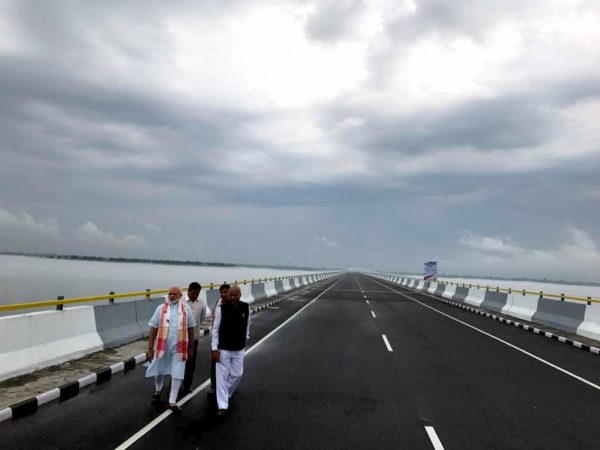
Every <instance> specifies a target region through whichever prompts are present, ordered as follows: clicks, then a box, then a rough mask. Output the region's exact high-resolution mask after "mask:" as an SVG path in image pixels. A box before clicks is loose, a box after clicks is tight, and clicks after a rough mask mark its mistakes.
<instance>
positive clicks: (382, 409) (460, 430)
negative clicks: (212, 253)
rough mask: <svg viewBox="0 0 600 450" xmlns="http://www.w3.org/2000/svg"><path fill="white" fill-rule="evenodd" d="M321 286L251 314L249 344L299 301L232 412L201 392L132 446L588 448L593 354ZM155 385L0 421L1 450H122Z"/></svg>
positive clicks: (386, 290) (408, 298) (394, 295)
mask: <svg viewBox="0 0 600 450" xmlns="http://www.w3.org/2000/svg"><path fill="white" fill-rule="evenodd" d="M321 286H322V287H321V288H312V289H310V290H308V291H306V292H304V293H303V294H301V295H299V296H297V297H295V298H293V299H291V300H288V301H287V302H284V303H282V304H280V308H279V309H271V310H267V311H266V312H264V313H261V314H258V315H256V316H254V320H253V327H252V339H251V342H250V343H249V347H252V346H253V345H254V344H255V343H257V342H260V341H261V339H262V338H263V337H265V336H266V335H267V334H268V333H269V332H270V331H272V330H273V329H275V328H276V327H277V326H279V325H280V324H283V323H284V322H285V321H286V320H287V319H288V318H290V317H292V316H293V315H294V314H296V313H298V312H299V311H300V310H301V309H302V308H304V307H305V306H306V305H308V306H306V308H304V309H302V311H300V312H299V313H298V314H297V315H296V316H295V317H293V319H292V320H290V321H289V322H287V323H285V325H284V326H282V327H281V328H280V329H278V330H277V332H276V333H274V334H272V335H271V336H269V337H268V338H267V339H265V340H264V341H262V342H261V343H260V345H258V346H257V347H255V348H253V349H252V351H251V352H249V354H248V355H247V357H246V361H245V374H244V377H243V380H242V383H241V385H240V387H239V390H238V392H237V394H236V396H235V401H234V405H233V408H232V411H231V414H230V416H229V417H226V418H225V419H224V420H217V419H216V418H215V417H214V412H213V410H212V409H211V407H210V405H209V402H208V400H207V398H206V395H205V390H203V391H200V392H199V393H198V394H197V395H196V396H195V397H194V398H192V399H191V400H190V401H189V402H187V403H186V404H185V405H184V406H183V415H182V416H181V417H174V416H172V415H168V416H166V417H164V418H163V419H164V420H160V421H159V422H158V423H157V425H156V426H154V427H152V428H151V429H147V430H145V431H144V432H143V433H139V434H138V435H137V436H136V440H135V441H134V442H132V444H131V447H130V448H135V449H143V448H236V449H240V448H294V449H295V448H298V449H300V448H410V449H412V448H434V443H433V442H432V439H433V440H435V436H434V433H435V435H437V437H438V438H439V441H440V443H441V445H442V446H443V448H445V449H453V448H454V449H482V448H502V449H507V448H523V449H525V448H527V449H531V448H544V449H564V448H578V449H587V448H589V449H592V448H594V449H595V448H597V447H598V437H599V434H598V432H597V430H598V429H600V416H599V415H598V414H597V411H598V404H600V390H599V388H598V385H600V370H599V369H600V359H599V358H598V357H597V356H594V355H592V354H589V353H585V352H582V351H580V350H578V349H575V348H573V347H570V346H565V345H562V344H558V343H556V342H554V341H551V340H548V339H544V338H542V337H540V336H538V335H534V334H532V333H527V332H524V331H522V330H520V329H517V328H514V327H509V326H505V325H503V324H500V323H498V322H496V321H493V320H489V319H486V318H484V317H481V316H478V315H474V314H470V313H468V312H465V311H462V310H458V309H455V308H452V307H451V306H448V305H446V304H444V303H441V302H436V301H434V300H431V299H428V298H426V297H424V296H421V295H419V294H415V293H413V292H410V291H408V290H406V289H403V288H399V287H397V286H393V285H390V284H388V283H383V282H380V281H378V280H375V279H372V278H368V277H366V276H364V275H361V274H353V273H349V274H346V275H344V276H342V277H341V278H338V279H336V280H332V281H330V282H327V283H326V284H324V285H321ZM325 288H327V290H326V291H325V292H323V290H324V289H325ZM319 294H322V295H321V296H320V297H319V298H317V299H316V300H313V299H315V297H317V296H318V295H319ZM365 297H366V298H365ZM452 318H454V319H456V320H453V319H452ZM484 333H487V334H484ZM383 335H385V339H384V338H383ZM509 344H510V345H509ZM511 345H512V346H511ZM208 350H209V349H208V339H204V340H202V341H201V343H200V348H199V355H206V358H205V362H206V364H202V359H200V361H199V365H198V369H197V371H198V373H197V374H196V380H197V384H200V383H202V382H203V381H204V380H206V379H207V378H208V375H209V364H208V354H209V351H208ZM390 350H391V351H390ZM525 352H526V353H525ZM550 364H553V365H554V366H552V365H550ZM561 369H562V370H561ZM575 374H576V375H577V376H579V377H580V378H579V379H578V378H575V376H574V375H575ZM590 383H593V384H595V385H596V386H594V385H591V384H590ZM151 390H152V381H151V380H149V379H145V378H144V373H143V370H139V369H138V370H136V371H135V372H134V373H132V374H128V375H126V376H123V377H122V379H120V380H115V381H113V382H111V383H108V384H107V385H100V386H97V387H95V388H94V389H91V390H89V391H88V392H86V393H84V394H81V395H79V396H78V397H76V398H74V399H72V400H69V401H68V402H66V403H64V404H61V405H57V406H50V407H47V408H43V409H42V410H40V411H39V412H38V413H37V414H36V415H35V416H32V417H29V418H25V419H22V420H19V421H15V422H7V423H4V424H0V448H36V449H37V448H115V447H118V446H119V445H120V444H122V443H123V442H125V441H126V440H128V439H129V438H131V436H133V435H135V434H136V433H138V431H139V430H140V429H143V428H144V427H146V426H147V424H148V423H149V422H151V421H152V420H153V419H154V418H155V417H156V416H157V415H158V414H157V413H156V412H155V411H154V410H153V409H152V408H151V407H150V394H151ZM426 427H428V428H427V429H426ZM432 430H434V431H433V432H432ZM428 431H429V433H428ZM437 445H438V447H437V448H440V447H439V445H440V444H439V443H438V444H437Z"/></svg>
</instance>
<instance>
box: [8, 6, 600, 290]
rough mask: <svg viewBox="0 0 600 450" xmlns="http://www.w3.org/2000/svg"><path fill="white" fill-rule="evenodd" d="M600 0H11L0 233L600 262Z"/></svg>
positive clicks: (540, 268)
mask: <svg viewBox="0 0 600 450" xmlns="http://www.w3.org/2000/svg"><path fill="white" fill-rule="evenodd" d="M599 23H600V2H598V1H597V0H529V1H527V2H522V1H520V0H518V1H517V0H498V1H493V0H490V1H486V2H482V1H478V0H463V1H461V2H457V1H453V0H408V1H404V2H403V1H401V0H396V1H385V0H374V1H367V0H364V1H362V0H335V1H333V0H321V1H304V0H288V1H261V0H256V1H252V2H248V1H236V0H223V1H219V2H214V1H187V2H182V1H170V2H163V1H147V0H145V1H126V2H123V1H103V2H83V1H73V2H64V1H52V0H47V1H44V2H35V1H7V0H0V158H1V159H0V250H2V251H21V252H33V253H46V252H55V253H68V254H86V255H98V256H122V257H147V258H161V259H185V260H201V261H222V262H240V263H254V264H281V265H301V266H316V267H335V268H360V269H365V270H382V271H393V272H401V273H409V272H410V273H419V272H421V271H422V268H423V263H424V262H425V261H430V260H437V261H438V264H439V270H440V272H442V273H446V274H462V275H468V274H470V275H480V276H504V277H515V276H519V277H535V278H549V279H565V280H588V281H600V227H599V223H600V181H599V177H598V175H599V173H600V26H598V24H599Z"/></svg>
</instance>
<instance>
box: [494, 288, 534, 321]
mask: <svg viewBox="0 0 600 450" xmlns="http://www.w3.org/2000/svg"><path fill="white" fill-rule="evenodd" d="M538 301H539V297H537V296H533V295H522V294H508V297H507V299H506V306H504V308H502V314H506V315H508V316H512V317H517V318H519V319H521V320H527V321H529V322H531V321H532V318H533V315H534V314H535V312H536V311H537V307H538Z"/></svg>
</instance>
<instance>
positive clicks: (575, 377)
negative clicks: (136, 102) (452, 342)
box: [372, 280, 600, 391]
mask: <svg viewBox="0 0 600 450" xmlns="http://www.w3.org/2000/svg"><path fill="white" fill-rule="evenodd" d="M372 281H373V282H374V283H377V284H379V285H380V286H383V287H385V288H387V289H389V290H390V291H392V292H395V293H396V294H399V295H402V296H403V297H406V298H407V299H409V300H412V301H413V302H416V303H418V304H419V305H421V306H424V307H425V308H429V309H430V310H432V311H434V312H436V313H438V314H441V315H442V316H445V317H447V318H448V319H452V320H454V321H455V322H458V323H460V324H462V325H464V326H466V327H469V328H471V329H473V330H475V331H478V332H479V333H481V334H484V335H486V336H488V337H490V338H492V339H494V340H496V341H498V342H501V343H502V344H504V345H506V346H508V347H510V348H512V349H514V350H517V351H518V352H521V353H523V354H524V355H527V356H529V357H530V358H533V359H535V360H536V361H539V362H541V363H542V364H546V365H547V366H549V367H552V368H553V369H555V370H558V371H559V372H562V373H564V374H565V375H568V376H570V377H571V378H574V379H576V380H578V381H581V382H582V383H584V384H587V385H588V386H591V387H593V388H594V389H596V390H598V391H600V386H598V385H597V384H595V383H592V382H591V381H589V380H586V379H585V378H583V377H580V376H579V375H576V374H574V373H572V372H569V371H568V370H566V369H563V368H562V367H560V366H557V365H556V364H553V363H551V362H550V361H547V360H545V359H544V358H541V357H539V356H537V355H534V354H533V353H531V352H528V351H527V350H525V349H522V348H521V347H518V346H516V345H514V344H511V343H510V342H508V341H505V340H504V339H501V338H499V337H497V336H494V335H493V334H491V333H488V332H487V331H483V330H482V329H480V328H477V327H475V326H473V325H470V324H468V323H467V322H463V321H462V320H460V319H457V318H456V317H453V316H451V315H449V314H446V313H444V312H442V311H440V310H438V309H436V308H433V307H432V306H429V305H426V304H425V303H423V302H420V301H419V300H417V299H415V298H412V297H411V296H409V295H407V294H405V293H403V292H400V291H397V290H395V289H392V288H390V287H388V286H386V285H384V284H381V283H379V282H377V281H375V280H372ZM415 294H416V295H420V294H418V293H415Z"/></svg>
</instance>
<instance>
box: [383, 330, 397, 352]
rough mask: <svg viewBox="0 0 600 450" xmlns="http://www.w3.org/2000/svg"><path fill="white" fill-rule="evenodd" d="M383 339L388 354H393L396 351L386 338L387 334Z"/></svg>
mask: <svg viewBox="0 0 600 450" xmlns="http://www.w3.org/2000/svg"><path fill="white" fill-rule="evenodd" d="M381 337H382V338H383V342H384V343H385V346H386V347H387V349H388V352H393V351H394V350H393V349H392V346H391V345H390V341H388V338H387V337H386V336H385V334H382V335H381Z"/></svg>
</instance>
